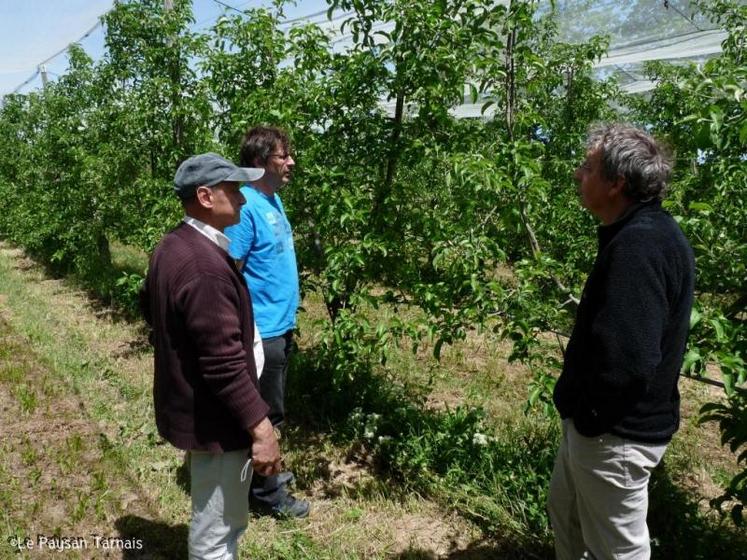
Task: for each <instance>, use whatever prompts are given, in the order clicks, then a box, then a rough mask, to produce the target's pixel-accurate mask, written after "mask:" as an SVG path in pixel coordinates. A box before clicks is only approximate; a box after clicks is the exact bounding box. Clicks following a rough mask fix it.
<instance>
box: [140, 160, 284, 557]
mask: <svg viewBox="0 0 747 560" xmlns="http://www.w3.org/2000/svg"><path fill="white" fill-rule="evenodd" d="M262 174H263V171H262V170H261V169H251V168H240V167H237V166H235V165H234V164H232V163H230V162H229V161H227V160H225V159H223V158H221V157H220V156H218V155H216V154H202V155H198V156H195V157H192V158H189V159H188V160H186V161H185V162H184V163H182V165H181V166H180V167H179V169H178V170H177V172H176V176H175V178H174V189H175V191H176V194H177V195H178V196H179V198H180V199H181V201H182V204H183V206H184V211H185V214H186V217H185V218H184V222H183V223H182V224H180V225H179V226H178V227H177V228H176V229H174V230H173V231H171V232H170V233H168V234H167V235H166V236H164V238H163V239H162V240H161V242H160V243H159V244H158V246H157V247H156V249H155V251H154V253H153V256H152V257H151V261H150V267H149V270H148V276H147V278H146V280H145V284H144V286H143V290H142V292H141V300H140V302H141V308H142V311H143V315H144V317H145V319H146V321H147V322H148V323H149V324H150V326H151V327H152V333H151V341H152V343H153V346H154V361H155V377H154V384H153V396H154V401H155V413H156V425H157V426H158V431H159V433H160V434H161V436H162V437H163V438H164V439H166V440H167V441H169V442H170V443H171V444H172V445H174V446H175V447H177V448H179V449H185V450H189V451H190V453H189V457H190V473H191V474H190V476H191V495H192V521H191V524H190V529H189V558H190V559H192V560H196V559H203V558H225V559H235V558H237V542H238V538H239V536H240V535H241V533H242V532H243V531H244V529H245V528H246V526H247V520H248V515H247V509H246V495H247V492H248V491H249V483H250V481H251V477H252V469H253V470H255V471H257V472H259V473H262V474H264V475H271V474H274V473H277V472H278V471H279V470H280V450H279V448H278V443H277V439H276V437H275V434H274V432H273V429H272V423H271V422H270V421H269V419H268V418H267V413H268V411H269V406H268V405H267V404H266V403H265V402H264V401H263V400H262V398H261V396H260V394H259V389H258V382H257V371H256V366H255V361H254V355H253V351H252V346H253V342H254V340H253V339H254V319H253V312H252V304H251V300H250V299H249V295H248V292H247V289H246V283H245V282H244V278H243V277H242V275H241V274H239V273H238V272H237V271H236V268H235V267H234V264H233V260H232V259H231V258H230V257H229V256H228V253H227V252H226V249H227V247H228V238H227V237H226V236H225V235H224V234H223V230H224V228H226V227H228V226H230V225H232V224H235V223H236V222H237V221H238V219H239V210H240V208H241V205H242V204H244V202H245V199H244V197H243V196H242V195H241V193H240V192H239V187H240V184H241V183H242V182H246V181H254V180H256V179H258V178H259V177H261V176H262Z"/></svg>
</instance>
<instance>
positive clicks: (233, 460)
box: [189, 449, 252, 560]
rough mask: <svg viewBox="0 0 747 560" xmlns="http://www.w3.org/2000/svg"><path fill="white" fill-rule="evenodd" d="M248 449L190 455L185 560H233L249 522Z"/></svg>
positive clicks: (250, 478)
mask: <svg viewBox="0 0 747 560" xmlns="http://www.w3.org/2000/svg"><path fill="white" fill-rule="evenodd" d="M249 454H250V450H249V449H242V450H239V451H230V452H227V453H205V452H200V451H191V452H190V474H191V494H192V522H191V524H190V526H189V560H236V559H237V558H238V541H239V537H240V536H241V534H242V533H243V532H244V530H245V529H246V526H247V523H248V522H249V508H248V501H247V499H248V496H249V484H250V482H251V480H252V467H251V463H250V461H249Z"/></svg>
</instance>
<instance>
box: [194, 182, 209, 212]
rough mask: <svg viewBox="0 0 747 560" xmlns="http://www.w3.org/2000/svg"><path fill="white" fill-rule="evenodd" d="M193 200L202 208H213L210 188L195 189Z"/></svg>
mask: <svg viewBox="0 0 747 560" xmlns="http://www.w3.org/2000/svg"><path fill="white" fill-rule="evenodd" d="M195 198H196V199H197V203H198V204H199V205H200V206H202V207H203V208H212V207H213V191H212V190H211V189H210V187H204V186H202V187H197V190H196V191H195Z"/></svg>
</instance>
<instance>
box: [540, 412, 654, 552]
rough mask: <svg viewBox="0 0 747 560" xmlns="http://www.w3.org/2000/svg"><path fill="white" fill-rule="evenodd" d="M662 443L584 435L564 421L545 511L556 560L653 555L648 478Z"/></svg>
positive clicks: (570, 421) (567, 421) (569, 422)
mask: <svg viewBox="0 0 747 560" xmlns="http://www.w3.org/2000/svg"><path fill="white" fill-rule="evenodd" d="M666 448H667V446H666V444H647V443H639V442H635V441H631V440H629V439H625V438H621V437H618V436H615V435H612V434H602V435H601V436H597V437H591V438H589V437H585V436H582V435H581V434H579V433H578V432H577V431H576V428H575V426H574V425H573V421H572V420H570V419H566V420H563V439H562V440H561V443H560V448H559V449H558V455H557V458H556V459H555V468H554V469H553V473H552V480H551V481H550V497H549V501H548V511H549V513H550V523H551V524H552V528H553V531H554V533H555V554H556V556H557V558H558V559H559V560H578V559H579V558H595V559H596V560H607V559H613V558H614V559H625V560H633V559H635V560H645V559H647V558H650V557H651V546H650V541H649V534H648V526H647V525H646V514H647V512H648V481H649V478H650V476H651V471H652V470H653V468H654V467H655V466H656V465H658V464H659V461H661V458H662V456H663V455H664V452H665V451H666Z"/></svg>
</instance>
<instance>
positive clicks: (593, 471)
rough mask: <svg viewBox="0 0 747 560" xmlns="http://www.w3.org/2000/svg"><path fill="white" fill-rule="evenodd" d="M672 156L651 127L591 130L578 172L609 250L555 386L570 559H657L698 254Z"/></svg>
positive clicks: (598, 264)
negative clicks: (653, 497) (658, 510)
mask: <svg viewBox="0 0 747 560" xmlns="http://www.w3.org/2000/svg"><path fill="white" fill-rule="evenodd" d="M670 171H671V163H670V161H669V159H668V157H667V155H666V154H664V153H663V151H662V149H661V148H660V146H658V145H657V143H656V142H655V141H654V139H653V138H651V137H650V136H649V135H648V134H646V133H644V132H643V131H641V130H638V129H636V128H633V127H631V126H627V125H621V124H612V125H602V126H599V127H597V128H594V129H592V131H591V132H590V135H589V140H588V143H587V152H586V159H585V161H584V163H583V164H582V165H581V167H579V168H578V170H577V171H576V174H575V178H576V181H577V182H578V184H579V193H580V197H581V202H582V205H583V206H584V207H585V208H586V209H587V210H589V211H590V212H591V213H592V214H593V215H595V216H596V217H597V218H599V219H600V220H601V222H602V225H601V226H600V227H599V228H598V240H599V248H598V252H597V257H596V260H595V262H594V266H593V268H592V271H591V273H590V274H589V277H588V279H587V281H586V285H585V287H584V291H583V295H582V297H581V302H580V304H579V307H578V311H577V315H576V324H575V326H574V329H573V333H572V335H571V339H570V341H569V343H568V348H567V349H566V354H565V361H564V364H563V371H562V373H561V375H560V378H559V379H558V382H557V384H556V386H555V393H554V401H555V406H556V407H557V409H558V411H559V412H560V416H561V417H562V418H563V438H562V441H561V444H560V449H559V450H558V456H557V459H556V463H555V468H554V470H553V475H552V481H551V483H550V498H549V505H548V508H549V513H550V520H551V523H552V526H553V530H554V532H555V551H556V554H557V557H558V558H560V559H574V560H576V559H578V558H581V557H583V556H584V554H585V553H587V554H591V555H592V556H591V557H593V558H596V559H598V560H601V559H606V558H616V559H627V558H629V559H633V558H635V559H636V560H639V559H643V558H649V557H650V554H651V550H650V544H649V534H648V527H647V526H646V513H647V509H648V480H649V477H650V474H651V470H652V469H653V468H654V467H655V466H656V465H657V464H658V463H659V461H660V460H661V458H662V456H663V454H664V451H665V450H666V447H667V444H668V442H669V441H670V439H671V437H672V434H674V432H675V431H676V430H677V428H678V426H679V403H680V397H679V392H678V390H677V380H678V375H679V370H680V367H681V365H682V359H683V355H684V352H685V343H686V340H687V335H688V328H689V320H690V310H691V307H692V302H693V283H694V276H695V266H694V259H693V253H692V249H691V248H690V245H689V244H688V242H687V239H685V236H684V235H683V233H682V231H681V230H680V228H679V226H678V225H677V223H676V222H675V221H674V219H673V218H672V217H671V216H670V215H669V214H668V213H667V212H665V211H664V210H663V209H662V207H661V199H662V198H663V196H664V191H665V187H666V181H667V179H668V177H669V173H670Z"/></svg>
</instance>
